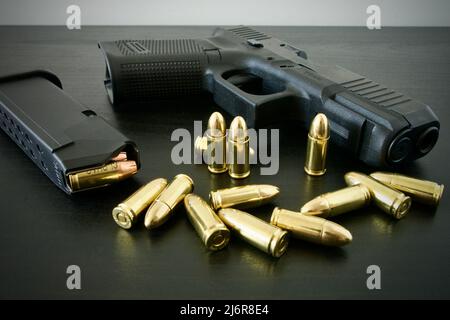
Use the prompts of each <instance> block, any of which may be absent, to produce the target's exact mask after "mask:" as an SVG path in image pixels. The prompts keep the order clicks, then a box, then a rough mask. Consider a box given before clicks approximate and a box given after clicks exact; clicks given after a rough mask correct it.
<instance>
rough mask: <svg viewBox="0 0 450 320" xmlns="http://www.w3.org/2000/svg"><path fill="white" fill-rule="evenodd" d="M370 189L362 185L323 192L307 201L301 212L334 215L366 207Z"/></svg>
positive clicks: (321, 215)
mask: <svg viewBox="0 0 450 320" xmlns="http://www.w3.org/2000/svg"><path fill="white" fill-rule="evenodd" d="M371 198H372V196H371V194H370V190H369V189H368V188H367V187H366V186H364V185H362V184H358V185H355V186H351V187H347V188H344V189H340V190H337V191H334V192H328V193H325V194H322V195H320V196H318V197H316V198H314V199H312V200H311V201H309V202H308V203H306V204H305V205H304V206H303V207H302V208H301V209H300V212H301V213H303V214H304V215H310V216H320V217H322V218H328V217H334V216H337V215H339V214H342V213H345V212H348V211H352V210H356V209H359V208H362V207H365V206H366V205H368V204H369V203H370V200H371Z"/></svg>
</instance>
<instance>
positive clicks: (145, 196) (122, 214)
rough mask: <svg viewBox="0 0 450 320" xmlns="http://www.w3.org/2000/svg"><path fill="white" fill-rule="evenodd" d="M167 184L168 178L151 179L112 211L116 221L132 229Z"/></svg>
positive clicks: (125, 227)
mask: <svg viewBox="0 0 450 320" xmlns="http://www.w3.org/2000/svg"><path fill="white" fill-rule="evenodd" d="M166 186H167V180H166V179H163V178H158V179H155V180H152V181H150V182H149V183H147V184H146V185H144V186H142V187H141V188H139V189H138V190H137V191H136V192H135V193H133V194H132V195H131V196H129V197H128V198H127V199H126V200H125V201H123V202H122V203H119V204H118V205H117V207H115V208H114V209H113V211H112V216H113V219H114V221H115V222H116V223H117V224H118V225H119V226H120V227H122V228H124V229H130V228H131V227H132V226H133V225H134V224H135V223H136V221H137V218H138V216H139V215H140V214H141V213H142V212H144V210H145V209H146V208H147V207H148V206H149V205H150V204H151V203H152V202H153V201H154V200H155V199H156V197H158V195H159V194H160V193H161V192H162V191H163V190H164V188H165V187H166Z"/></svg>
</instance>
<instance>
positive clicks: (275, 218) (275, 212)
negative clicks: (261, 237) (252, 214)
mask: <svg viewBox="0 0 450 320" xmlns="http://www.w3.org/2000/svg"><path fill="white" fill-rule="evenodd" d="M279 213H280V208H279V207H275V208H274V209H273V211H272V215H271V216H270V224H272V225H274V226H276V225H277V222H278V214H279Z"/></svg>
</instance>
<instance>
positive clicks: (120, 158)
mask: <svg viewBox="0 0 450 320" xmlns="http://www.w3.org/2000/svg"><path fill="white" fill-rule="evenodd" d="M111 160H112V161H126V160H127V153H126V152H120V153H119V154H118V155H117V156H115V157H114V158H112V159H111Z"/></svg>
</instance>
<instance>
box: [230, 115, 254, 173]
mask: <svg viewBox="0 0 450 320" xmlns="http://www.w3.org/2000/svg"><path fill="white" fill-rule="evenodd" d="M228 147H229V165H228V174H229V175H230V176H231V177H232V178H234V179H243V178H246V177H248V176H249V175H250V144H249V136H248V129H247V124H246V123H245V120H244V118H242V117H239V116H238V117H235V118H234V119H233V121H232V122H231V125H230V130H229V133H228Z"/></svg>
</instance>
